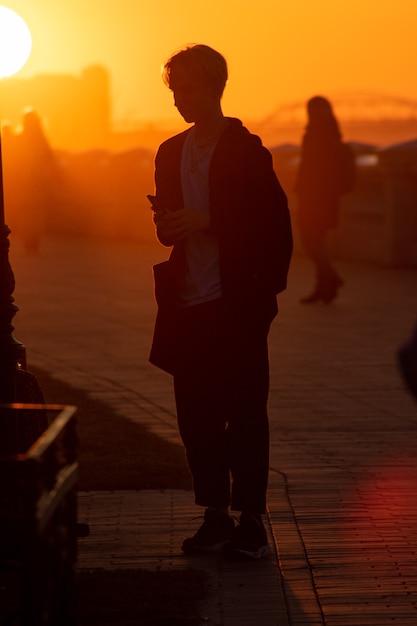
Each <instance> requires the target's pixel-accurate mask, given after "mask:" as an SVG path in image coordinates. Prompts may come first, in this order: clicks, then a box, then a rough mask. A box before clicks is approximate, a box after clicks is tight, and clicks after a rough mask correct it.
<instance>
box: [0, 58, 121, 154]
mask: <svg viewBox="0 0 417 626" xmlns="http://www.w3.org/2000/svg"><path fill="white" fill-rule="evenodd" d="M110 100H111V98H110V80H109V74H108V72H107V70H106V68H104V67H102V66H98V65H95V66H91V67H88V68H85V69H84V70H83V71H82V74H81V76H73V75H71V74H40V75H37V76H34V77H32V78H6V79H3V80H1V81H0V119H2V120H7V121H8V122H10V123H11V124H12V125H13V126H15V125H18V124H19V123H20V118H21V114H22V110H23V109H24V108H26V107H32V108H33V109H35V110H36V111H39V113H40V115H41V116H42V120H43V123H44V125H45V129H46V132H47V134H48V137H49V139H50V141H51V144H52V146H53V147H54V148H67V149H75V150H80V149H87V148H91V147H104V146H106V145H107V143H108V137H109V132H110V118H111V103H110Z"/></svg>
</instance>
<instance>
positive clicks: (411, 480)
mask: <svg viewBox="0 0 417 626" xmlns="http://www.w3.org/2000/svg"><path fill="white" fill-rule="evenodd" d="M165 255H166V251H164V250H163V249H161V248H159V247H156V246H155V245H152V244H147V245H139V244H134V243H123V244H119V243H114V242H113V243H109V242H97V241H95V242H93V241H87V240H82V239H80V240H76V239H67V240H53V239H49V240H46V241H45V242H44V243H43V246H42V248H41V253H40V255H39V256H38V257H30V256H26V255H25V254H24V252H23V251H22V250H21V249H20V246H19V241H16V242H15V241H14V240H13V236H12V239H11V261H12V265H13V269H14V272H15V276H16V281H17V287H16V291H15V299H16V303H17V304H18V306H19V307H20V309H21V310H20V312H19V313H18V314H17V316H16V318H15V326H16V331H15V336H16V337H17V338H18V339H20V340H22V341H24V342H25V343H26V345H27V349H28V361H29V369H30V364H31V363H32V364H34V365H37V366H39V367H42V368H44V369H46V370H47V371H49V372H51V373H53V374H54V375H56V376H57V377H59V378H62V379H63V380H65V381H67V382H68V383H70V384H73V385H77V386H79V387H81V388H83V389H86V390H88V391H89V392H90V393H91V394H92V395H94V396H96V397H99V398H101V399H103V400H105V401H106V402H108V403H110V404H111V405H113V406H114V407H116V408H117V409H118V410H119V411H120V413H121V414H123V415H125V416H128V417H129V418H131V419H133V420H138V421H140V422H141V423H146V424H147V425H148V426H149V427H150V428H152V429H153V430H155V431H156V432H157V433H158V434H160V435H162V436H165V437H168V438H170V439H171V440H174V441H177V440H178V436H177V432H176V428H175V411H174V406H173V397H172V389H171V384H170V379H169V377H168V376H166V375H165V374H163V373H162V372H159V371H158V370H156V369H155V368H153V367H152V366H150V365H149V364H148V363H147V353H148V350H149V341H150V336H151V331H152V323H153V318H154V314H155V307H154V303H153V295H152V282H151V272H150V266H151V264H152V263H154V262H158V261H159V260H161V259H162V258H164V257H165ZM338 266H339V268H340V270H341V272H342V274H343V275H344V277H345V281H346V287H345V288H344V289H343V291H342V293H341V296H340V298H339V300H338V301H337V302H335V303H334V304H333V305H331V306H321V305H318V306H315V305H314V306H301V305H300V304H299V302H298V300H299V297H300V296H301V295H304V294H305V292H306V291H307V290H308V289H309V287H310V284H311V280H312V279H311V268H310V265H309V263H308V260H306V259H305V258H303V257H299V256H296V257H295V258H294V262H293V264H292V268H291V272H290V278H289V288H288V290H287V292H286V293H285V294H284V295H283V296H282V297H281V299H280V309H281V310H280V314H279V316H278V318H277V320H276V322H274V325H273V328H272V331H271V337H270V353H271V394H270V418H271V434H272V444H271V472H270V488H269V497H268V502H269V513H268V520H267V521H268V532H269V533H270V539H271V543H273V544H274V545H275V546H276V550H277V554H276V557H272V558H270V559H268V560H267V561H264V562H262V563H255V564H245V565H242V564H239V565H236V564H225V563H223V562H222V561H220V560H218V559H217V558H214V559H213V558H211V559H208V558H205V557H204V558H199V559H197V560H196V559H189V558H187V557H186V556H184V555H182V554H181V550H180V544H181V540H182V538H183V537H184V535H186V534H188V532H189V531H191V530H192V529H194V528H195V527H196V523H197V524H198V523H199V522H198V521H196V520H192V518H193V517H195V516H196V515H198V514H199V513H200V512H199V511H198V510H196V508H195V507H194V505H193V502H192V495H191V494H190V493H187V492H182V491H164V492H161V493H160V492H154V491H153V492H133V493H132V492H120V493H119V492H118V493H103V492H97V493H82V494H80V521H88V522H89V523H90V524H91V528H92V534H91V536H90V537H89V538H87V539H83V540H81V541H80V550H79V567H96V566H100V567H101V566H105V567H131V566H132V565H135V566H139V567H146V568H152V569H155V568H156V569H158V568H159V569H165V568H174V569H178V568H181V567H188V566H189V565H192V566H197V567H202V568H204V569H205V570H206V571H207V572H208V574H209V579H210V594H209V600H208V602H207V606H205V607H204V614H205V617H206V620H205V623H211V624H219V625H223V626H229V625H231V626H235V625H236V626H237V625H238V626H251V625H252V624H254V625H255V624H256V625H259V626H269V625H270V624H271V625H272V624H274V625H276V624H279V625H281V626H286V625H291V626H307V625H308V626H316V625H317V626H318V625H321V624H325V625H326V626H356V625H357V626H368V625H369V626H370V625H374V626H388V624H390V625H391V624H399V626H407V625H408V624H413V625H415V624H417V558H416V553H417V453H416V450H417V445H416V444H417V405H416V404H415V403H414V402H413V401H412V399H411V398H410V397H409V396H408V395H407V394H406V392H405V391H404V387H403V384H402V381H401V379H400V377H399V375H398V371H397V366H396V350H397V348H398V345H399V343H400V342H401V341H402V340H403V339H404V338H405V337H406V336H407V334H408V333H409V331H410V329H411V326H412V324H413V321H414V318H415V317H416V316H417V289H416V287H417V280H416V279H417V270H416V269H387V268H381V267H374V266H371V265H365V264H355V263H341V262H339V263H338Z"/></svg>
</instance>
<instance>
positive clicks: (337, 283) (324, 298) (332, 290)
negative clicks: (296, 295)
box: [300, 276, 343, 304]
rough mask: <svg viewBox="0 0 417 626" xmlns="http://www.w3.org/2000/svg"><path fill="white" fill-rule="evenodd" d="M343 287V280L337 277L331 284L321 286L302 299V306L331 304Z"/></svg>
mask: <svg viewBox="0 0 417 626" xmlns="http://www.w3.org/2000/svg"><path fill="white" fill-rule="evenodd" d="M342 285H343V280H342V279H341V278H340V277H339V276H336V277H335V278H334V280H333V281H332V282H331V283H326V284H323V285H319V286H317V287H316V289H315V290H314V291H313V293H311V294H310V295H309V296H306V297H305V298H301V300H300V302H301V303H302V304H314V302H320V301H321V302H324V304H330V302H333V300H335V299H336V298H337V296H338V293H339V289H340V287H341V286H342Z"/></svg>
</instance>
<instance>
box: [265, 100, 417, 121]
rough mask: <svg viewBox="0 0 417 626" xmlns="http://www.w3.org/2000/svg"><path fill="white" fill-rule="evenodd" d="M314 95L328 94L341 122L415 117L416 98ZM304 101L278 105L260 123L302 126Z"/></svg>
mask: <svg viewBox="0 0 417 626" xmlns="http://www.w3.org/2000/svg"><path fill="white" fill-rule="evenodd" d="M312 95H315V94H312ZM317 95H324V97H327V98H328V99H329V101H330V102H331V103H332V106H333V110H334V112H335V114H336V117H337V118H338V119H340V120H343V121H344V122H356V121H357V122H383V121H388V120H389V121H397V120H398V121H406V120H417V100H411V99H407V98H401V97H396V96H390V95H383V94H372V93H361V92H352V93H335V94H333V95H332V94H317ZM306 104H307V100H302V101H295V102H291V103H285V104H281V105H280V106H278V107H277V108H276V109H275V110H274V111H273V112H272V113H271V114H269V115H267V116H266V117H265V118H264V119H263V120H262V121H261V122H260V126H264V125H265V126H281V125H289V124H294V125H299V124H303V125H304V124H305V123H306V121H307V112H306Z"/></svg>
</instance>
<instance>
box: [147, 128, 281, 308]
mask: <svg viewBox="0 0 417 626" xmlns="http://www.w3.org/2000/svg"><path fill="white" fill-rule="evenodd" d="M229 122H230V123H229V125H228V127H227V128H226V130H225V131H224V132H223V134H222V136H221V137H220V139H219V141H218V143H217V145H216V147H215V150H214V153H213V156H212V160H211V164H210V170H209V210H210V220H211V227H210V231H211V232H212V233H213V234H214V235H215V236H216V237H217V239H218V243H219V264H220V279H221V284H222V293H223V297H224V299H225V300H227V301H229V302H230V303H231V304H232V305H233V306H235V307H237V308H238V309H240V310H241V308H242V307H245V308H246V307H249V308H250V309H252V307H254V308H256V307H257V306H260V305H261V303H262V302H264V303H265V304H266V302H269V303H271V302H272V299H273V300H274V302H276V298H275V296H276V294H278V293H279V292H281V291H283V290H284V289H285V287H286V281H287V273H288V268H289V263H290V258H291V254H292V233H291V224H290V216H289V211H288V204H287V198H286V196H285V193H284V191H283V189H282V187H281V185H280V184H279V182H278V179H277V177H276V175H275V172H274V170H273V166H272V157H271V154H270V152H269V151H268V150H267V149H266V148H265V147H263V146H262V143H261V140H260V139H259V137H257V136H256V135H252V134H251V133H249V131H248V130H247V129H246V128H245V127H244V126H243V125H242V123H241V122H240V121H239V120H237V119H230V120H229ZM188 132H189V130H187V131H185V132H183V133H180V134H179V135H176V136H175V137H172V138H171V139H168V140H167V141H166V142H164V143H163V144H162V145H161V146H160V148H159V150H158V153H157V156H156V160H155V166H156V168H155V183H156V195H157V201H158V206H161V207H162V208H164V209H168V210H174V211H175V210H177V209H180V208H182V207H183V206H184V201H183V196H182V189H181V153H182V148H183V145H184V142H185V139H186V136H187V133H188ZM183 253H184V251H183V248H182V245H181V243H178V244H176V245H175V246H174V248H173V251H172V254H171V257H170V262H171V263H172V265H173V266H175V265H176V264H177V266H178V267H179V266H180V259H181V256H182V254H183ZM269 305H270V306H272V305H271V304H269ZM275 306H276V304H275ZM275 312H276V311H275Z"/></svg>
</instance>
